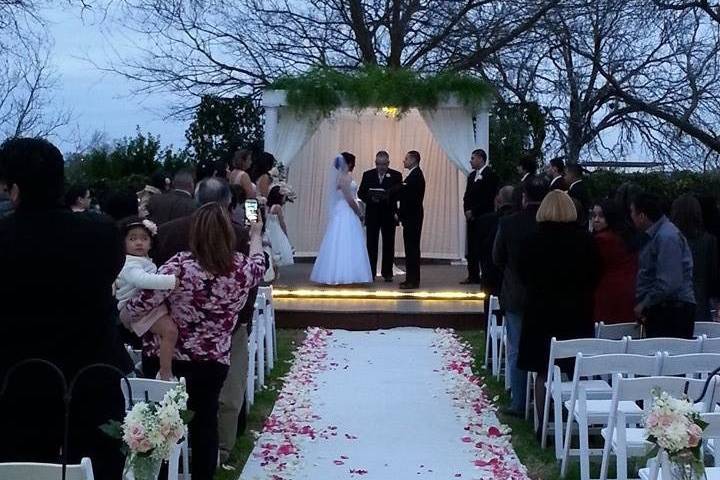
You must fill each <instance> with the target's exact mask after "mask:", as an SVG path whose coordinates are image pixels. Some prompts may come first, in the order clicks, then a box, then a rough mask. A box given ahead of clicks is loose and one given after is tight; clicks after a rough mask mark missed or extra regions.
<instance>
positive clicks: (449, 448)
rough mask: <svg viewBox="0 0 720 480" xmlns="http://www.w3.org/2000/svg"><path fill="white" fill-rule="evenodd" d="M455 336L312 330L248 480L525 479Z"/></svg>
mask: <svg viewBox="0 0 720 480" xmlns="http://www.w3.org/2000/svg"><path fill="white" fill-rule="evenodd" d="M470 362H471V355H470V352H469V351H468V350H467V348H465V347H464V346H463V345H462V344H461V343H460V342H459V341H458V339H457V337H456V336H455V335H454V334H453V333H452V332H451V331H448V330H436V331H433V330H429V329H418V328H402V329H393V330H385V331H374V332H347V331H341V330H322V329H309V331H308V335H307V338H306V340H305V342H304V343H303V345H302V346H301V347H300V348H299V349H298V352H297V354H296V359H295V362H294V365H293V368H292V370H291V372H290V375H289V376H288V379H287V381H286V383H285V387H284V388H283V391H282V393H281V395H280V398H279V400H278V402H277V403H276V406H275V409H274V410H273V414H272V415H271V417H270V419H269V420H268V422H267V423H266V425H265V428H264V431H263V433H262V435H261V436H260V438H259V439H258V441H257V444H256V446H255V450H254V451H253V453H252V454H251V457H250V458H249V459H248V463H247V465H246V466H245V469H244V471H243V473H242V475H241V476H240V478H241V479H242V480H256V479H257V480H259V479H263V480H265V479H270V480H280V479H287V480H290V479H292V480H305V479H307V480H310V479H312V480H326V479H327V480H330V479H350V478H362V479H368V480H370V479H378V480H380V479H383V480H384V479H387V480H390V479H394V480H405V479H418V478H421V479H442V480H449V479H450V480H451V479H455V478H460V479H480V478H483V479H484V478H495V479H503V478H508V479H510V478H512V479H516V478H517V479H521V478H522V479H525V478H527V475H526V473H525V468H524V467H523V466H522V465H521V464H520V462H519V461H518V459H517V457H516V456H515V453H514V452H513V450H512V447H511V446H510V443H509V441H510V437H509V435H508V434H507V432H506V430H505V428H504V427H503V426H501V425H500V424H499V423H498V420H497V417H496V416H495V414H494V407H493V406H492V405H491V403H490V402H489V401H488V399H487V398H486V397H485V395H484V393H483V391H482V388H481V387H480V386H479V381H478V379H477V378H476V377H474V376H473V375H472V372H471V371H470V365H471V363H470Z"/></svg>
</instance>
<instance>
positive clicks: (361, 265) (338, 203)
mask: <svg viewBox="0 0 720 480" xmlns="http://www.w3.org/2000/svg"><path fill="white" fill-rule="evenodd" d="M357 188H358V187H357V183H355V181H354V180H353V182H352V183H351V189H352V192H353V197H357ZM330 212H331V213H330V216H329V219H328V225H327V228H326V229H325V236H324V237H323V241H322V244H321V245H320V249H319V250H318V254H317V258H316V259H315V265H313V269H312V273H311V274H310V280H312V281H313V282H316V283H323V284H326V285H345V284H352V283H371V282H372V281H373V278H372V270H371V269H370V260H369V259H368V253H367V247H366V245H365V231H364V230H363V226H362V223H361V222H360V218H358V216H357V215H356V214H355V212H354V211H353V209H352V208H350V205H348V203H347V201H346V200H345V197H344V196H343V194H342V191H340V190H339V189H338V190H335V192H334V195H333V197H332V207H331V210H330Z"/></svg>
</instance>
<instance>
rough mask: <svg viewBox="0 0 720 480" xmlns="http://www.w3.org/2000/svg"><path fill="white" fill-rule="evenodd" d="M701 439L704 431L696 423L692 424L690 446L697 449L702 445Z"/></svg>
mask: <svg viewBox="0 0 720 480" xmlns="http://www.w3.org/2000/svg"><path fill="white" fill-rule="evenodd" d="M701 439H702V429H701V428H700V427H699V426H698V425H697V424H695V423H693V424H691V425H690V428H688V445H690V447H691V448H695V447H697V446H698V445H700V440H701Z"/></svg>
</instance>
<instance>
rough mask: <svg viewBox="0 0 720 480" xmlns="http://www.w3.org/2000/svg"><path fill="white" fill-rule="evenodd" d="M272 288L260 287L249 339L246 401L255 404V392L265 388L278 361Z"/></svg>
mask: <svg viewBox="0 0 720 480" xmlns="http://www.w3.org/2000/svg"><path fill="white" fill-rule="evenodd" d="M272 294H273V291H272V287H271V286H268V287H260V288H259V289H258V294H257V298H256V299H255V310H254V312H253V321H252V331H251V332H250V336H249V337H248V381H247V392H246V400H247V402H248V406H252V405H253V404H254V403H255V392H256V390H259V389H261V388H263V387H264V386H265V375H266V374H269V373H270V372H271V371H272V369H273V368H274V367H275V361H276V360H277V329H276V326H275V308H274V306H273V296H272Z"/></svg>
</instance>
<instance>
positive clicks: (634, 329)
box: [595, 322, 640, 340]
mask: <svg viewBox="0 0 720 480" xmlns="http://www.w3.org/2000/svg"><path fill="white" fill-rule="evenodd" d="M595 325H596V330H595V337H597V338H604V339H607V340H621V339H622V338H623V337H630V338H640V325H639V324H637V323H635V322H633V323H611V324H608V325H606V324H605V322H600V323H596V324H595Z"/></svg>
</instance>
